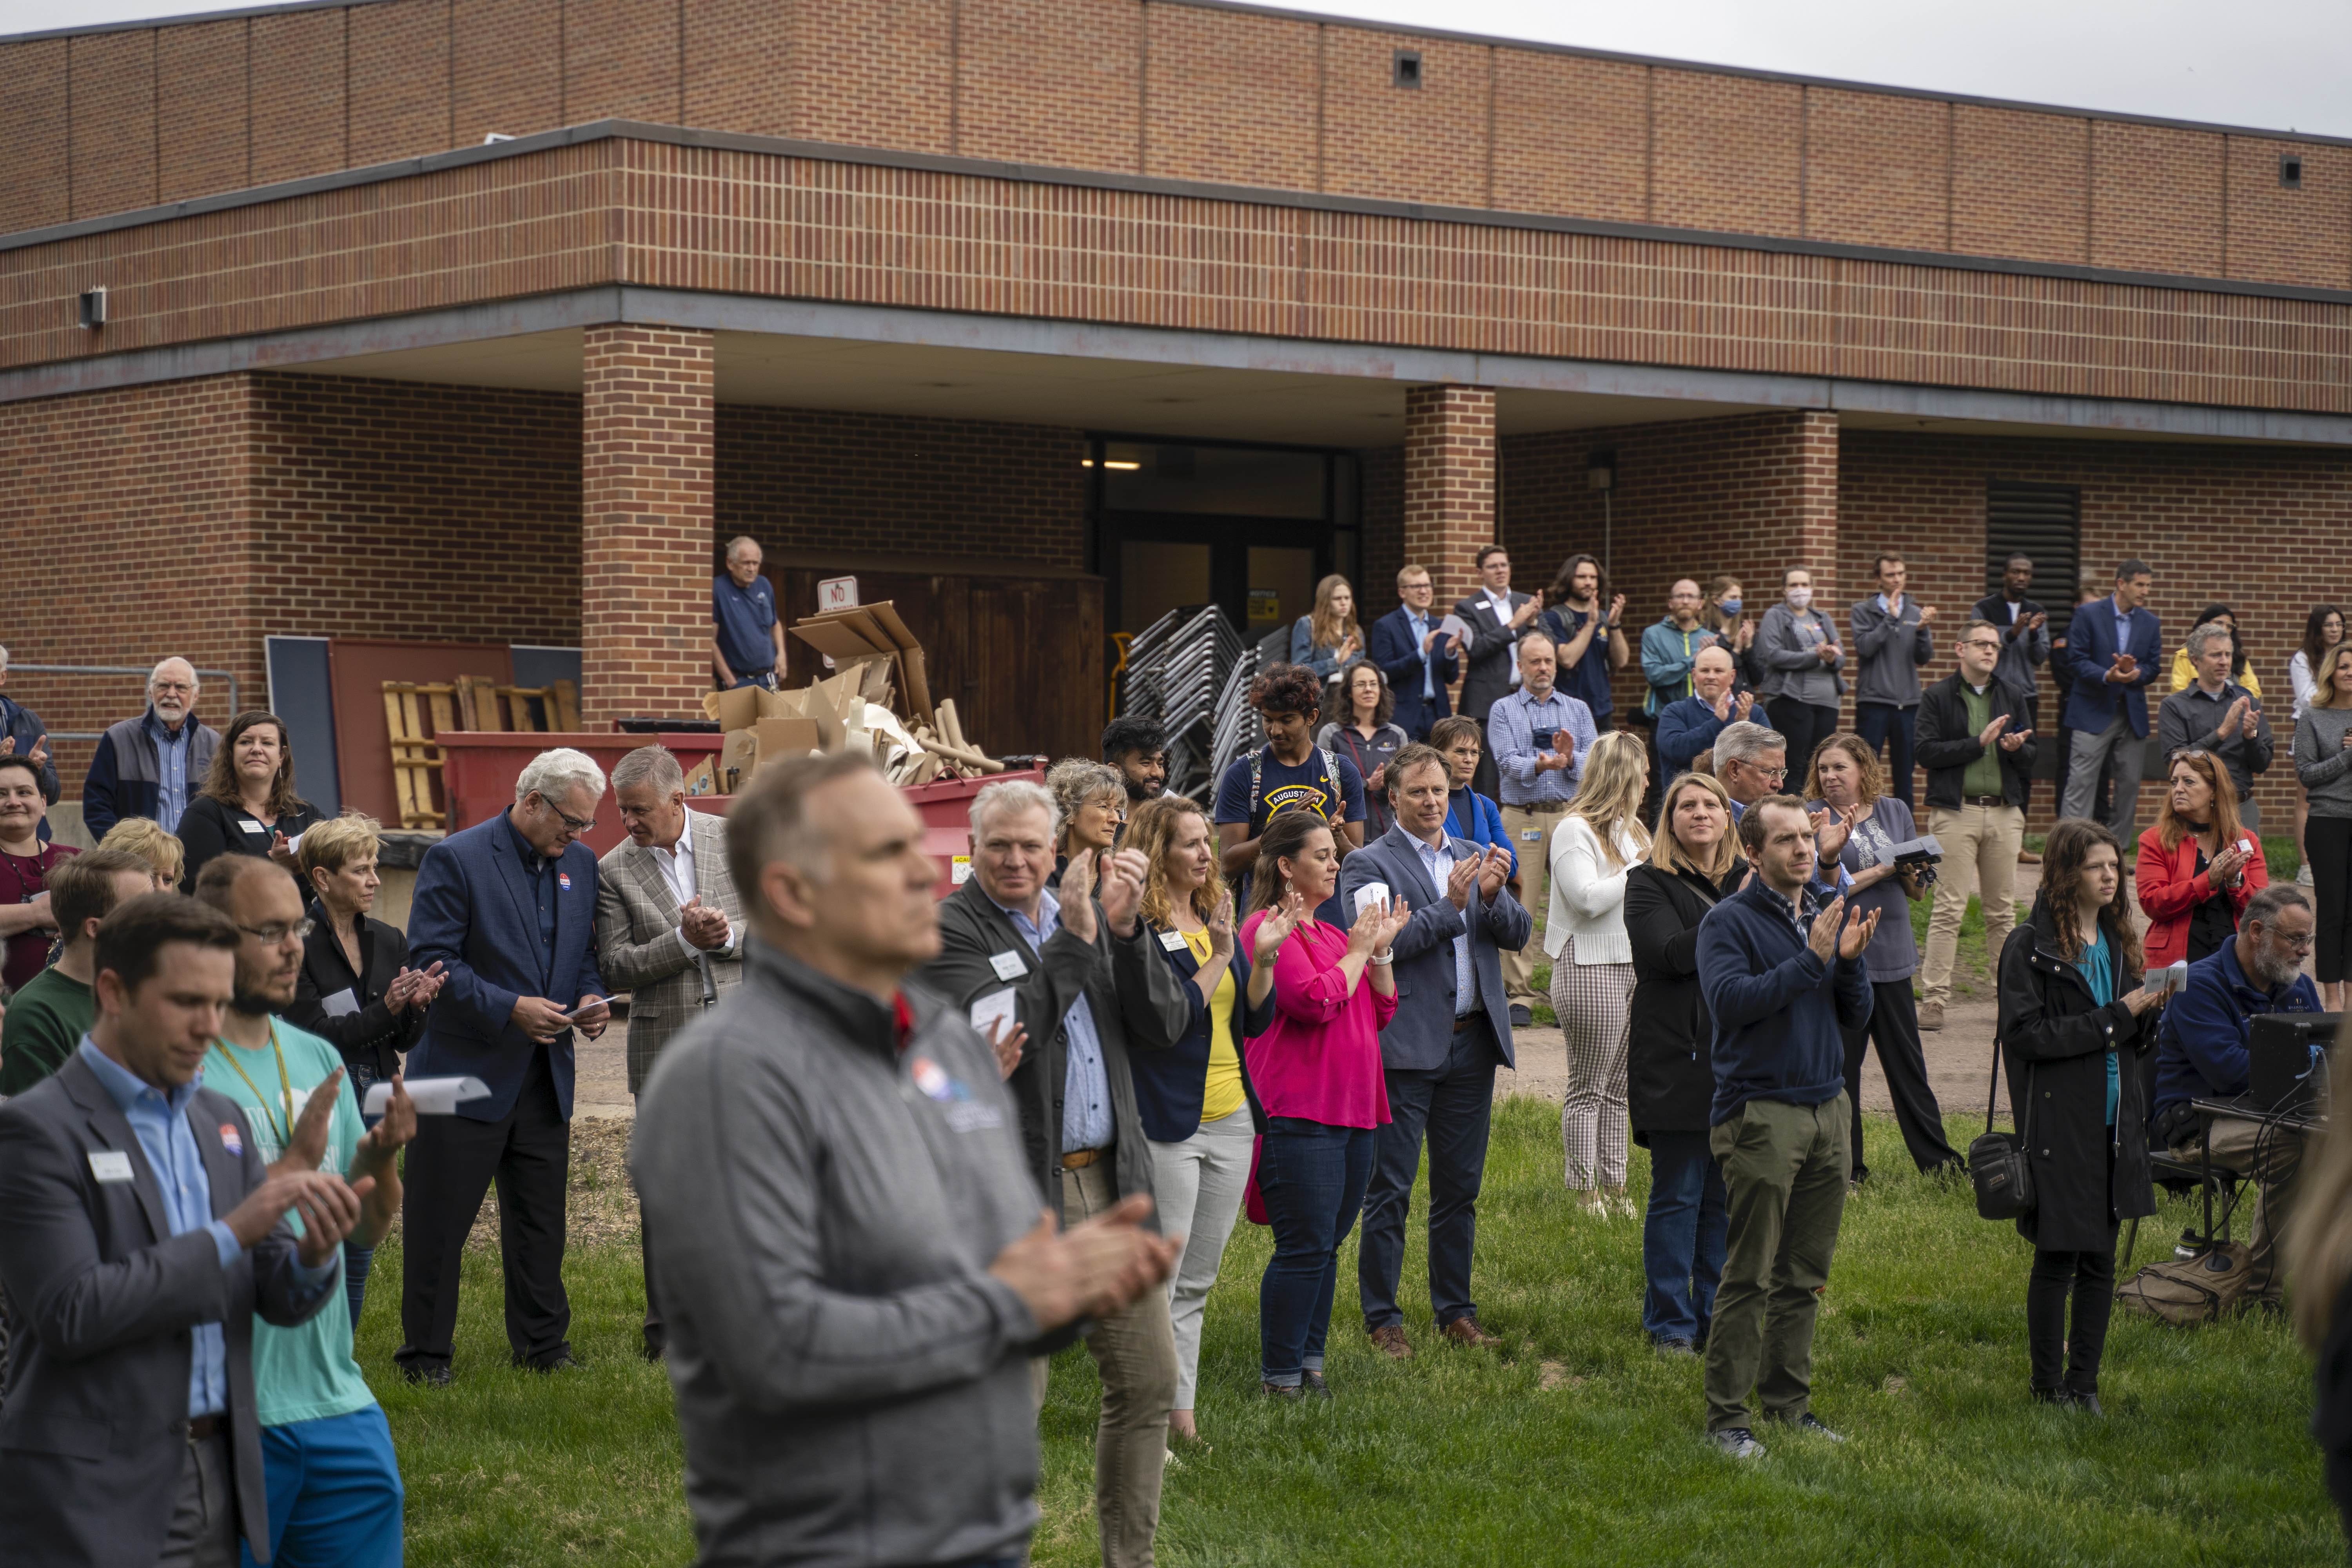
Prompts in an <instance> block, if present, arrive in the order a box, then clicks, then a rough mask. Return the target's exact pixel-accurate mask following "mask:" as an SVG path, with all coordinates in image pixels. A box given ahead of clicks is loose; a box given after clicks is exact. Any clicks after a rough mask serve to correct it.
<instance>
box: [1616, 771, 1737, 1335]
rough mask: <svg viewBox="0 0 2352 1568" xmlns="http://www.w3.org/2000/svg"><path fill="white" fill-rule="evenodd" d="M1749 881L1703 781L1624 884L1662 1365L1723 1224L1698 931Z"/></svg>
mask: <svg viewBox="0 0 2352 1568" xmlns="http://www.w3.org/2000/svg"><path fill="white" fill-rule="evenodd" d="M1747 876H1748V862H1747V861H1745V860H1743V859H1741V858H1739V841H1738V838H1737V837H1736V836H1734V834H1733V833H1732V830H1731V797H1730V796H1729V795H1726V794H1724V792H1723V786H1722V785H1721V784H1717V782H1716V781H1715V780H1714V779H1712V778H1709V777H1707V776H1706V774H1704V773H1685V774H1683V775H1682V776H1681V777H1679V778H1677V779H1675V781H1674V782H1673V783H1672V784H1668V785H1666V795H1665V799H1664V802H1662V803H1661V804H1660V805H1659V807H1658V834H1657V837H1656V838H1654V840H1652V841H1651V844H1650V858H1649V859H1648V860H1647V861H1646V862H1644V863H1643V864H1642V865H1639V866H1635V867H1634V868H1632V869H1631V870H1629V871H1627V872H1626V874H1625V931H1626V935H1627V936H1628V938H1629V939H1630V940H1631V942H1632V945H1633V979H1634V984H1633V1006H1632V1009H1631V1014H1630V1019H1631V1023H1630V1027H1629V1029H1628V1031H1627V1036H1626V1048H1625V1076H1626V1106H1627V1110H1628V1111H1629V1112H1630V1117H1631V1120H1632V1122H1633V1142H1636V1143H1639V1144H1641V1145H1642V1146H1643V1148H1645V1149H1647V1150H1649V1152H1650V1203H1649V1207H1648V1209H1647V1210H1646V1211H1645V1212H1644V1213H1643V1216H1642V1274H1643V1279H1645V1280H1646V1281H1647V1285H1648V1288H1647V1289H1645V1290H1644V1291H1643V1295H1642V1327H1643V1331H1646V1332H1647V1333H1648V1334H1649V1336H1650V1340H1651V1342H1652V1343H1654V1344H1655V1345H1656V1346H1657V1347H1658V1349H1659V1350H1660V1351H1661V1352H1664V1353H1666V1354H1669V1355H1696V1354H1697V1353H1698V1347H1699V1345H1700V1344H1701V1343H1703V1342H1705V1341H1706V1332H1707V1329H1708V1328H1709V1326H1710V1324H1711V1321H1712V1320H1713V1318H1714V1315H1715V1289H1716V1285H1717V1282H1718V1281H1720V1280H1721V1279H1722V1278H1723V1249H1724V1242H1725V1238H1726V1236H1727V1233H1728V1230H1729V1228H1730V1219H1729V1213H1728V1211H1727V1209H1726V1208H1725V1206H1724V1189H1723V1172H1722V1169H1721V1167H1719V1166H1717V1164H1716V1163H1715V1152H1714V1151H1713V1150H1712V1149H1711V1148H1710V1147H1708V1144H1707V1137H1708V1134H1709V1132H1710V1131H1711V1130H1712V1127H1711V1112H1712V1110H1713V1109H1714V1104H1715V1062H1714V1058H1713V1052H1712V1050H1711V1048H1710V1047H1712V1045H1713V1042H1714V1036H1715V1026H1714V1025H1713V1023H1712V1022H1711V1021H1710V1020H1709V1018H1708V1016H1707V1011H1706V996H1705V994H1702V993H1701V992H1700V990H1699V984H1698V924H1699V921H1703V920H1705V919H1706V912H1707V911H1708V910H1711V909H1713V908H1715V906H1716V903H1717V900H1721V899H1723V898H1724V897H1726V896H1727V895H1728V894H1730V893H1732V892H1734V891H1736V890H1738V887H1739V884H1740V883H1741V882H1742V881H1743V880H1745V879H1746V878H1747Z"/></svg>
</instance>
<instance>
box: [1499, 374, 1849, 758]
mask: <svg viewBox="0 0 2352 1568" xmlns="http://www.w3.org/2000/svg"><path fill="white" fill-rule="evenodd" d="M1600 450H1610V451H1613V452H1614V453H1615V454H1616V464H1617V466H1616V469H1615V473H1616V488H1615V489H1614V490H1613V491H1612V492H1611V493H1610V495H1609V496H1608V497H1607V498H1606V500H1605V503H1604V498H1603V496H1602V494H1601V491H1598V490H1595V489H1591V483H1590V481H1589V479H1588V478H1587V473H1588V470H1589V468H1590V466H1591V457H1592V454H1593V453H1594V452H1596V451H1600ZM1837 462H1838V428H1837V422H1836V419H1835V416H1831V415H1825V414H1810V413H1809V414H1756V415H1745V416H1738V417H1736V418H1730V419H1695V420H1684V421H1677V422H1675V423H1672V424H1664V425H1642V426H1624V427H1622V428H1618V429H1609V430H1573V431H1561V432H1559V433H1557V434H1549V435H1540V436H1511V437H1505V438H1504V440H1503V443H1502V483H1501V514H1502V516H1501V525H1500V533H1501V538H1502V542H1503V543H1504V544H1506V545H1507V546H1508V547H1509V548H1510V551H1511V555H1512V561H1513V563H1514V567H1515V570H1514V572H1513V582H1514V583H1515V584H1517V586H1518V587H1520V588H1521V589H1525V590H1529V591H1532V590H1534V589H1537V588H1540V587H1544V586H1547V585H1549V584H1550V582H1551V580H1552V576H1553V574H1555V573H1556V572H1558V570H1559V566H1560V565H1561V563H1564V562H1565V561H1566V560H1567V559H1568V558H1569V557H1570V555H1573V554H1576V553H1578V552H1590V553H1591V554H1593V555H1600V556H1602V557H1603V558H1604V559H1605V560H1607V561H1608V563H1609V564H1610V577H1611V586H1612V589H1613V590H1614V591H1615V592H1617V593H1621V594H1623V595H1625V623H1624V624H1625V636H1626V641H1627V643H1628V644H1629V645H1631V648H1632V652H1633V659H1632V661H1631V662H1630V663H1629V664H1628V665H1627V666H1626V668H1625V669H1624V670H1622V671H1621V672H1620V673H1619V675H1618V677H1617V681H1616V688H1615V694H1616V700H1617V709H1618V711H1619V713H1620V714H1621V715H1622V714H1629V713H1633V712H1635V711H1638V710H1640V707H1641V703H1642V698H1643V691H1644V689H1645V688H1644V686H1643V680H1642V675H1641V635H1642V632H1643V629H1644V628H1646V627H1648V626H1654V625H1655V624H1656V623H1657V622H1658V620H1659V619H1660V618H1661V617H1663V616H1664V615H1665V613H1666V594H1667V591H1668V590H1669V589H1670V588H1671V587H1672V586H1673V584H1674V581H1675V578H1677V577H1692V578H1695V579H1696V580H1697V581H1698V583H1699V584H1700V585H1701V586H1702V587H1704V586H1705V585H1706V582H1707V580H1708V579H1709V578H1711V577H1714V576H1715V575H1717V574H1727V575H1730V576H1733V577H1737V578H1738V579H1739V581H1740V583H1741V584H1742V585H1743V586H1744V587H1746V589H1747V590H1748V593H1747V599H1748V603H1750V604H1752V605H1758V606H1759V608H1760V607H1762V605H1765V604H1767V603H1769V599H1770V597H1771V595H1773V594H1774V593H1775V592H1776V591H1777V589H1778V586H1779V583H1780V572H1781V570H1782V568H1784V567H1786V566H1790V565H1794V564H1799V563H1803V564H1806V565H1809V566H1811V568H1812V569H1813V570H1814V571H1815V572H1816V573H1817V574H1818V573H1825V572H1826V570H1827V568H1828V566H1829V564H1830V563H1831V562H1832V561H1833V560H1834V559H1835V555H1836V550H1837V539H1838V515H1837ZM1604 505H1605V510H1606V512H1607V513H1608V514H1610V517H1609V521H1608V522H1607V525H1606V530H1605V531H1604ZM1827 596H1828V595H1827V594H1826V593H1824V594H1823V595H1822V597H1824V598H1826V597H1827Z"/></svg>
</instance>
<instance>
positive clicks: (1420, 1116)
mask: <svg viewBox="0 0 2352 1568" xmlns="http://www.w3.org/2000/svg"><path fill="white" fill-rule="evenodd" d="M1452 783H1453V777H1452V774H1451V773H1449V772H1448V771H1447V769H1446V766H1445V759H1444V758H1443V757H1441V756H1439V755H1438V753H1437V752H1435V751H1433V750H1432V749H1431V748H1429V747H1427V746H1407V747H1406V748H1405V749H1404V750H1403V751H1402V752H1398V753H1397V756H1396V761H1394V762H1392V763H1390V764H1389V773H1388V786H1389V803H1390V805H1391V807H1392V808H1393V809H1394V811H1395V813H1396V824H1395V826H1392V827H1391V828H1390V829H1389V830H1388V832H1386V833H1385V834H1382V835H1381V837H1379V838H1376V839H1374V840H1373V841H1372V842H1371V843H1370V844H1367V845H1365V846H1364V847H1362V848H1361V849H1359V850H1357V851H1356V852H1355V853H1354V854H1353V855H1350V856H1349V857H1348V858H1347V859H1345V860H1344V861H1342V862H1340V865H1339V898H1340V901H1341V904H1342V906H1343V908H1344V909H1345V910H1346V911H1347V912H1348V914H1349V916H1350V917H1352V916H1353V914H1354V911H1355V908H1356V896H1357V894H1358V892H1359V891H1360V889H1365V888H1369V887H1371V886H1373V885H1374V884H1378V885H1380V886H1381V887H1384V888H1386V889H1388V893H1389V896H1390V897H1391V899H1402V900H1405V903H1406V906H1407V907H1408V909H1410V910H1411V911H1412V918H1411V919H1410V920H1409V921H1406V923H1405V928H1404V930H1403V931H1400V932H1398V933H1397V938H1396V942H1395V943H1394V944H1393V945H1392V947H1391V953H1390V962H1391V963H1394V964H1395V965H1396V990H1397V1011H1396V1016H1395V1017H1393V1018H1391V1019H1390V1020H1389V1026H1388V1027H1387V1028H1385V1029H1383V1030H1381V1066H1382V1067H1383V1068H1386V1069H1387V1076H1388V1089H1389V1115H1390V1116H1391V1118H1392V1120H1391V1121H1390V1122H1389V1124H1388V1125H1387V1126H1385V1127H1383V1128H1381V1130H1380V1134H1379V1137H1378V1139H1377V1140H1376V1141H1375V1142H1374V1144H1373V1152H1372V1179H1371V1184H1370V1187H1369V1188H1367V1189H1366V1191H1365V1193H1364V1216H1363V1232H1362V1235H1363V1239H1362V1240H1361V1242H1360V1243H1359V1244H1358V1253H1357V1263H1356V1288H1357V1293H1358V1295H1359V1296H1360V1299H1361V1300H1362V1302H1363V1308H1364V1328H1365V1330H1366V1331H1368V1332H1369V1333H1370V1335H1371V1337H1372V1343H1374V1344H1375V1345H1377V1346H1379V1347H1380V1349H1381V1352H1383V1353H1384V1354H1386V1355H1388V1356H1390V1357H1391V1358H1392V1359H1394V1360H1397V1361H1402V1360H1404V1359H1405V1358H1406V1357H1408V1356H1410V1355H1412V1345H1411V1344H1410V1343H1409V1342H1407V1341H1406V1339H1405V1333H1404V1312H1403V1311H1402V1309H1400V1308H1399V1307H1398V1306H1397V1284H1398V1276H1399V1274H1400V1273H1401V1272H1402V1269H1403V1267H1404V1224H1405V1215H1406V1214H1407V1212H1408V1211H1409V1210H1410V1208H1411V1207H1412V1183H1413V1174H1414V1172H1415V1170H1416V1169H1417V1168H1418V1167H1419V1165H1420V1163H1421V1144H1422V1137H1423V1132H1424V1131H1425V1132H1426V1133H1427V1134H1428V1139H1429V1300H1430V1306H1431V1307H1432V1308H1433V1310H1434V1311H1435V1313H1436V1317H1437V1328H1438V1331H1439V1332H1440V1333H1441V1334H1443V1335H1444V1337H1445V1338H1446V1339H1447V1340H1448V1341H1451V1342H1454V1343H1456V1344H1463V1345H1472V1346H1486V1345H1492V1344H1499V1343H1500V1342H1501V1341H1500V1340H1498V1339H1497V1338H1496V1336H1494V1335H1492V1334H1489V1333H1488V1332H1486V1330H1484V1329H1482V1328H1480V1327H1479V1326H1478V1309H1477V1307H1476V1305H1475V1303H1474V1302H1473V1301H1472V1300H1470V1253H1471V1247H1472V1244H1473V1243H1474V1242H1475V1239H1476V1237H1477V1230H1478V1187H1479V1184H1480V1182H1481V1181H1482V1180H1483V1179H1484V1177H1485V1175H1486V1131H1487V1126H1488V1123H1489V1121H1490V1120H1491V1118H1492V1115H1493V1111H1494V1104H1495V1068H1496V1067H1497V1066H1498V1065H1499V1066H1502V1067H1511V1066H1513V1065H1514V1060H1515V1058H1513V1057H1512V1055H1511V1016H1510V997H1509V994H1508V993H1507V992H1506V991H1505V990H1504V988H1503V963H1502V953H1503V951H1504V950H1505V949H1508V950H1509V951H1511V952H1517V951H1518V950H1519V949H1520V948H1522V947H1525V946H1526V945H1527V942H1528V936H1529V934H1530V933H1531V932H1532V931H1534V929H1535V922H1534V921H1531V920H1529V919H1528V911H1527V910H1524V909H1522V908H1520V907H1519V902H1518V900H1517V899H1514V898H1513V897H1511V895H1510V891H1509V889H1507V888H1506V887H1505V886H1504V881H1505V879H1507V877H1509V875H1510V873H1511V858H1510V853H1509V851H1507V850H1506V849H1503V848H1501V847H1492V846H1490V847H1486V848H1485V849H1483V850H1482V849H1481V848H1480V847H1479V846H1477V845H1475V844H1474V843H1472V842H1471V841H1470V840H1468V839H1466V838H1456V837H1454V836H1452V835H1451V834H1449V833H1447V832H1446V831H1445V808H1446V805H1447V804H1448V795H1449V793H1450V786H1451V784H1452Z"/></svg>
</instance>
